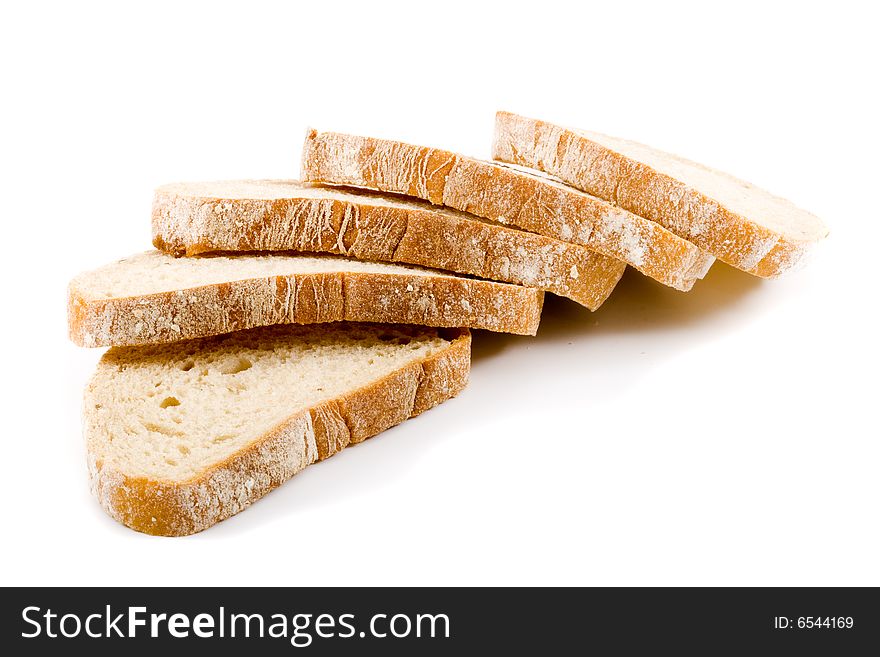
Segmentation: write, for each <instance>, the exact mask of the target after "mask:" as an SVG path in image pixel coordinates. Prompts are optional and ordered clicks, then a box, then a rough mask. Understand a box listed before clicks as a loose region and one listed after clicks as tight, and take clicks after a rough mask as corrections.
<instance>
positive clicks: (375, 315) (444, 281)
mask: <svg viewBox="0 0 880 657" xmlns="http://www.w3.org/2000/svg"><path fill="white" fill-rule="evenodd" d="M543 300H544V293H543V292H542V291H540V290H536V289H534V288H527V287H521V286H519V285H509V284H507V283H497V282H495V281H484V280H478V279H472V278H463V277H461V276H454V275H452V274H445V273H441V272H436V271H430V270H427V269H422V268H419V267H404V266H401V265H392V264H385V263H373V262H363V261H359V260H352V259H349V258H342V257H339V256H326V255H325V256H304V255H281V254H279V255H233V256H217V257H210V256H208V257H193V258H175V257H173V256H170V255H167V254H165V253H161V252H159V251H149V252H146V253H140V254H137V255H134V256H131V257H129V258H125V259H124V260H120V261H118V262H115V263H112V264H109V265H106V266H104V267H101V268H99V269H96V270H93V271H89V272H86V273H83V274H80V275H79V276H77V277H76V278H74V279H73V281H72V282H71V283H70V286H69V289H68V326H69V332H70V337H71V339H72V340H73V342H75V343H76V344H78V345H80V346H83V347H105V346H125V345H143V344H157V343H164V342H174V341H177V340H185V339H189V338H200V337H206V336H211V335H220V334H222V333H229V332H231V331H237V330H241V329H248V328H254V327H258V326H272V325H275V324H313V323H323V322H338V321H342V320H348V321H356V322H383V323H401V324H421V325H425V326H440V327H459V326H464V327H471V328H482V329H488V330H490V331H499V332H506V333H518V334H522V335H534V334H535V332H536V331H537V329H538V323H539V322H540V319H541V306H542V304H543Z"/></svg>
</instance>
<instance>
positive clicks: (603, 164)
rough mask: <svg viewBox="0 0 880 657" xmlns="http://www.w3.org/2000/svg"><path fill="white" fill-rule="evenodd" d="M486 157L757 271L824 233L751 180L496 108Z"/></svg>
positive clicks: (773, 266)
mask: <svg viewBox="0 0 880 657" xmlns="http://www.w3.org/2000/svg"><path fill="white" fill-rule="evenodd" d="M492 155H493V157H494V158H496V159H498V160H501V161H503V162H511V163H514V164H520V165H524V166H528V167H534V168H536V169H540V170H541V171H545V172H547V173H549V174H552V175H554V176H557V177H558V178H560V179H561V180H563V181H565V182H566V183H568V184H570V185H573V186H574V187H577V188H578V189H581V190H584V191H585V192H589V193H590V194H595V195H596V196H599V197H601V198H603V199H606V200H609V201H612V202H614V203H615V204H616V205H618V206H619V207H621V208H624V209H626V210H629V211H631V212H633V213H635V214H638V215H640V216H642V217H646V218H648V219H650V220H652V221H656V222H658V223H659V224H662V225H663V226H665V227H666V228H668V229H669V230H671V231H673V232H674V233H676V234H678V235H680V236H682V237H684V238H686V239H688V240H690V241H692V242H693V243H695V244H697V245H698V246H700V247H701V248H703V249H705V250H706V251H708V252H710V253H712V254H714V255H715V256H717V257H718V258H719V259H720V260H723V261H724V262H726V263H728V264H731V265H733V266H734V267H738V268H740V269H743V270H745V271H747V272H749V273H751V274H755V275H757V276H763V277H772V276H777V275H779V274H782V273H784V272H785V271H787V270H790V269H792V268H794V267H796V266H797V265H798V263H799V262H801V260H802V258H803V256H804V255H805V254H806V253H807V252H808V250H809V249H810V247H812V246H813V245H814V244H815V243H816V242H818V241H820V240H821V239H823V238H824V237H825V236H826V235H827V234H828V229H827V228H826V227H825V225H824V224H823V223H822V221H821V220H820V219H819V218H817V217H815V216H814V215H812V214H810V213H809V212H806V211H804V210H801V209H800V208H798V207H796V206H795V205H794V204H792V203H791V202H789V201H787V200H785V199H782V198H779V197H778V196H774V195H773V194H770V193H769V192H766V191H764V190H763V189H760V188H758V187H755V186H754V185H752V184H750V183H747V182H745V181H743V180H739V179H737V178H734V177H733V176H730V175H728V174H726V173H722V172H720V171H716V170H714V169H710V168H708V167H705V166H703V165H701V164H697V163H696V162H691V161H689V160H686V159H684V158H681V157H678V156H676V155H671V154H669V153H664V152H662V151H659V150H656V149H653V148H650V147H648V146H645V145H643V144H639V143H636V142H632V141H626V140H624V139H617V138H615V137H609V136H607V135H601V134H598V133H594V132H586V131H582V130H573V129H569V128H563V127H561V126H558V125H554V124H552V123H547V122H545V121H539V120H537V119H530V118H526V117H522V116H518V115H516V114H511V113H509V112H498V114H497V115H496V119H495V140H494V145H493V152H492Z"/></svg>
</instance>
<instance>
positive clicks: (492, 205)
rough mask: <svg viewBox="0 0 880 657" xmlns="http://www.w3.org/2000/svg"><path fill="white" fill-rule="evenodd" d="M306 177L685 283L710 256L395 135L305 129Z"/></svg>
mask: <svg viewBox="0 0 880 657" xmlns="http://www.w3.org/2000/svg"><path fill="white" fill-rule="evenodd" d="M302 178H303V180H305V181H307V182H312V183H321V184H330V185H351V186H354V187H362V188H366V189H374V190H379V191H382V192H391V193H397V194H406V195H408V196H414V197H416V198H420V199H423V200H426V201H429V202H430V203H433V204H436V205H445V206H447V207H450V208H455V209H456V210H459V211H462V212H469V213H471V214H474V215H476V216H478V217H482V218H483V219H486V220H489V221H492V222H496V223H499V224H505V225H509V226H515V227H517V228H521V229H522V230H527V231H531V232H533V233H536V234H538V235H543V236H544V237H545V238H552V239H554V240H559V241H561V242H563V243H568V244H572V245H579V246H580V247H584V248H587V249H590V250H591V251H595V252H596V253H601V254H603V255H605V256H608V257H610V258H615V259H617V260H620V261H622V262H625V263H626V264H628V265H631V266H632V267H634V268H635V269H638V270H639V271H640V272H642V273H643V274H645V275H647V276H650V277H652V278H654V279H656V280H658V281H660V282H661V283H663V284H665V285H669V286H671V287H674V288H676V289H678V290H683V291H686V290H689V289H691V287H693V285H694V282H695V281H696V280H698V279H700V278H702V277H703V276H704V275H705V274H706V272H707V271H708V269H709V267H710V266H711V265H712V262H713V261H714V258H713V257H712V256H711V255H709V254H708V253H705V252H704V251H702V250H701V249H699V248H698V247H697V246H695V245H694V244H692V243H691V242H688V241H687V240H685V239H682V238H681V237H678V236H677V235H675V234H673V233H671V232H670V231H668V230H666V229H665V228H663V227H662V226H660V225H659V224H657V223H656V222H653V221H649V220H647V219H644V218H642V217H639V216H636V215H634V214H632V213H631V212H627V211H626V210H623V209H621V208H619V207H617V206H615V205H613V204H611V203H608V202H606V201H603V200H601V199H599V198H596V197H595V196H591V195H589V194H585V193H584V192H582V191H580V190H577V189H575V188H574V187H571V186H569V185H565V184H563V183H562V182H561V181H559V180H555V179H553V178H551V177H549V176H547V175H546V174H542V173H540V172H538V171H530V170H526V169H522V168H517V167H511V166H508V165H503V164H499V163H497V162H487V161H485V160H478V159H475V158H472V157H466V156H464V155H458V154H457V153H452V152H450V151H446V150H441V149H438V148H429V147H427V146H415V145H413V144H407V143H404V142H400V141H392V140H388V139H375V138H372V137H360V136H357V135H347V134H341V133H336V132H317V131H315V130H312V131H310V132H309V133H308V134H307V135H306V140H305V144H304V145H303V154H302Z"/></svg>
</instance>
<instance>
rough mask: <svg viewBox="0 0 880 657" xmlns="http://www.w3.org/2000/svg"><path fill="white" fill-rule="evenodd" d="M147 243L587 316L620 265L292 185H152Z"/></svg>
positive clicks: (405, 204)
mask: <svg viewBox="0 0 880 657" xmlns="http://www.w3.org/2000/svg"><path fill="white" fill-rule="evenodd" d="M153 242H154V244H155V245H156V246H157V247H158V248H160V249H163V250H165V251H170V252H172V253H187V254H190V255H192V254H196V253H204V252H210V251H287V250H292V251H308V252H321V253H338V254H342V255H348V256H354V257H356V258H360V259H364V260H381V261H388V262H404V263H408V264H413V265H420V266H423V267H433V268H436V269H445V270H448V271H454V272H457V273H460V274H468V275H471V276H478V277H480V278H486V279H492V280H497V281H504V282H507V283H514V284H516V285H526V286H529V287H535V288H539V289H542V290H547V291H549V292H553V293H555V294H559V295H561V296H565V297H568V298H570V299H573V300H575V301H577V302H578V303H580V304H582V305H584V306H586V307H588V308H590V309H591V310H595V309H596V308H598V307H599V306H600V305H601V304H602V302H603V301H605V299H607V298H608V295H609V294H611V290H613V289H614V286H615V285H616V284H617V281H618V280H620V277H621V275H622V274H623V270H624V268H625V265H624V263H621V262H619V261H617V260H614V259H612V258H608V257H606V256H602V255H599V254H598V253H594V252H592V251H589V250H588V249H585V248H583V247H580V246H576V245H573V244H567V243H564V242H560V241H559V240H555V239H549V238H547V237H543V236H540V235H532V234H529V233H525V232H523V231H518V230H513V229H511V228H506V227H504V226H499V225H497V224H491V223H488V222H486V221H481V220H480V219H477V218H476V217H473V216H470V215H466V214H464V213H461V212H452V211H448V210H442V209H437V208H432V207H431V206H430V205H428V204H426V203H416V202H412V201H406V200H404V199H401V198H390V197H383V196H379V195H376V194H368V193H365V192H360V193H358V192H355V191H345V190H337V189H327V188H317V187H309V186H304V185H302V184H301V183H299V182H297V181H292V180H288V181H284V180H242V181H226V182H212V183H181V184H174V185H166V186H164V187H160V188H159V189H158V190H157V191H156V194H155V197H154V201H153Z"/></svg>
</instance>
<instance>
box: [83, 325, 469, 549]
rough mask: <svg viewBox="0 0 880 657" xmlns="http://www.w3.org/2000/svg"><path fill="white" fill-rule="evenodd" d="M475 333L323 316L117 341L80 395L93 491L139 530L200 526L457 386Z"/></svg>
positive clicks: (169, 532) (174, 532) (184, 530)
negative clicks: (310, 322)
mask: <svg viewBox="0 0 880 657" xmlns="http://www.w3.org/2000/svg"><path fill="white" fill-rule="evenodd" d="M469 369H470V334H469V333H468V331H467V329H454V330H451V331H443V330H437V329H431V328H418V327H405V326H390V325H389V326H383V325H370V324H344V323H343V324H324V325H320V326H317V325H316V326H279V327H268V328H260V329H253V330H250V331H241V332H238V333H232V334H228V335H225V336H222V337H214V338H204V339H200V340H193V341H186V342H178V343H175V344H172V345H162V346H151V347H122V348H114V349H111V350H109V351H108V352H107V353H106V354H105V355H104V357H103V358H102V359H101V361H100V363H99V365H98V369H97V372H96V373H95V375H94V376H93V378H92V380H91V382H90V383H89V385H88V387H87V389H86V393H85V399H84V416H85V424H84V426H85V439H86V448H87V454H88V465H89V473H90V479H91V488H92V491H93V493H94V494H95V495H96V496H97V498H98V501H99V502H100V504H101V506H102V507H103V508H104V510H105V511H107V513H109V514H110V515H111V516H112V517H113V518H115V519H116V520H118V521H119V522H121V523H123V524H125V525H127V526H128V527H131V528H132V529H135V530H137V531H140V532H146V533H148V534H157V535H162V536H182V535H185V534H193V533H195V532H198V531H201V530H203V529H206V528H207V527H210V526H211V525H213V524H214V523H217V522H219V521H221V520H223V519H225V518H228V517H229V516H231V515H233V514H236V513H238V512H239V511H241V510H242V509H244V508H246V507H247V506H248V505H250V504H251V503H252V502H254V501H255V500H257V499H259V498H260V497H262V496H263V495H265V494H266V493H268V492H269V491H271V490H272V489H273V488H275V487H276V486H278V485H280V484H282V483H283V482H284V481H286V480H287V479H289V478H290V477H292V476H293V475H295V474H296V473H297V472H300V471H301V470H302V469H303V468H305V467H306V466H308V465H309V464H311V463H314V462H316V461H319V460H322V459H326V458H327V457H329V456H332V455H333V454H335V453H336V452H338V451H340V450H341V449H343V448H344V447H346V446H348V445H350V444H354V443H359V442H361V441H362V440H364V439H366V438H369V437H371V436H374V435H375V434H377V433H379V432H381V431H384V430H385V429H387V428H389V427H392V426H394V425H395V424H398V423H400V422H403V421H404V420H405V419H407V418H409V417H412V416H415V415H418V414H419V413H421V412H423V411H425V410H427V409H429V408H431V407H432V406H435V405H437V404H439V403H440V402H443V401H445V400H447V399H449V398H450V397H453V396H455V395H456V394H458V392H460V391H461V390H462V389H463V388H464V387H465V385H466V384H467V380H468V373H469Z"/></svg>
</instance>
